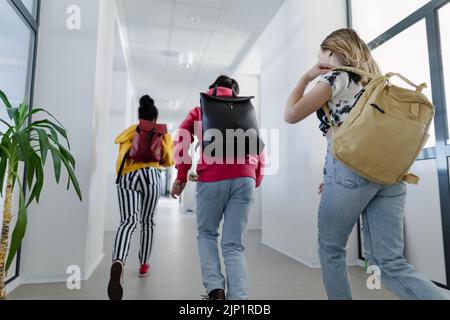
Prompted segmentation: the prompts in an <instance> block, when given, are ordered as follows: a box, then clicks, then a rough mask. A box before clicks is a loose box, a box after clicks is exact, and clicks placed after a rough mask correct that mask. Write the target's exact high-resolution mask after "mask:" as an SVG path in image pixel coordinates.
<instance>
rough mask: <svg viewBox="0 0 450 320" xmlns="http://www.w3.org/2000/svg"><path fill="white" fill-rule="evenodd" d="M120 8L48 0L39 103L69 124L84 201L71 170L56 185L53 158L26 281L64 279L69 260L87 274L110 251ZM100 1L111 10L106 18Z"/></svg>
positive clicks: (33, 228)
mask: <svg viewBox="0 0 450 320" xmlns="http://www.w3.org/2000/svg"><path fill="white" fill-rule="evenodd" d="M69 5H78V6H79V7H80V8H81V14H82V16H81V17H82V24H81V30H74V31H70V30H68V29H67V28H66V19H67V17H68V16H67V15H66V9H67V7H68V6H69ZM112 5H113V2H112V1H109V0H94V1H93V0H45V1H42V6H41V26H40V34H39V47H38V57H37V58H38V60H37V74H36V84H35V104H36V105H37V106H43V107H45V108H47V109H48V110H49V111H50V112H52V113H53V114H54V115H55V116H56V117H57V118H58V119H60V120H61V122H62V123H63V124H64V125H65V127H66V128H67V130H68V132H69V134H70V140H71V145H72V153H73V154H74V156H75V158H76V161H77V168H76V174H77V176H78V179H79V182H80V186H81V189H82V193H83V197H84V201H83V202H82V203H81V202H80V201H79V200H78V198H77V197H76V194H75V192H74V191H73V190H71V191H70V192H68V191H67V190H66V188H65V183H66V181H67V178H66V174H63V175H62V178H61V185H60V186H57V185H56V183H55V182H54V174H53V169H52V164H51V161H50V162H49V163H48V165H47V166H46V168H45V177H46V182H45V184H44V189H43V194H42V198H41V202H40V204H39V205H32V206H31V207H30V209H29V212H28V217H29V218H28V219H29V223H28V231H27V235H26V238H25V241H24V250H23V254H22V270H21V277H22V280H23V281H24V282H51V281H61V280H63V281H64V279H65V278H66V268H67V267H68V266H69V265H78V266H80V268H81V271H82V273H83V277H87V276H89V274H88V273H89V272H90V271H93V269H94V267H95V265H96V263H97V262H99V260H100V259H101V258H102V255H103V248H102V239H101V238H100V236H103V226H104V224H103V216H104V203H103V202H104V195H103V194H101V193H100V194H97V191H99V190H100V188H101V186H102V185H103V184H104V181H103V180H104V177H105V172H104V170H102V168H101V163H102V161H103V158H102V155H101V153H103V154H105V152H104V148H103V145H105V137H106V134H105V130H107V127H108V119H107V118H106V119H105V118H104V117H103V118H102V117H101V115H102V113H103V112H104V111H105V109H107V108H108V105H107V101H108V100H107V99H108V98H109V96H108V92H109V90H110V81H111V76H110V69H108V68H109V65H110V61H111V57H110V54H111V52H112V50H110V45H111V38H110V36H111V35H110V30H109V29H108V25H109V24H110V22H111V17H110V16H106V15H105V14H108V13H110V12H111V6H112ZM99 6H100V7H101V8H102V10H104V13H105V14H102V15H99ZM99 18H100V19H99ZM99 22H100V23H99ZM99 38H101V41H98V40H99ZM111 68H112V65H111ZM99 192H101V191H99ZM99 235H100V236H99Z"/></svg>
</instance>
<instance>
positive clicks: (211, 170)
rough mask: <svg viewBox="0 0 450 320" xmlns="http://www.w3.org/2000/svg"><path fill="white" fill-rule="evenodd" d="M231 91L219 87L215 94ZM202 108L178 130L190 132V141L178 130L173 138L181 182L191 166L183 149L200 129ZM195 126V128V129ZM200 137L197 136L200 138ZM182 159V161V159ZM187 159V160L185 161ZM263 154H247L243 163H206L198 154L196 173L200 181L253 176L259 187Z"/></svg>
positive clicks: (220, 95)
mask: <svg viewBox="0 0 450 320" xmlns="http://www.w3.org/2000/svg"><path fill="white" fill-rule="evenodd" d="M212 91H213V90H209V91H208V92H207V94H209V95H212ZM232 95H233V92H232V90H231V89H228V88H222V87H219V88H218V90H217V96H219V97H231V96H232ZM201 121H202V110H201V108H200V107H196V108H195V109H193V110H192V111H191V112H190V113H189V114H188V116H187V117H186V119H185V120H184V121H183V123H182V124H181V125H180V127H179V130H183V131H184V132H189V133H190V138H191V139H190V141H184V140H183V138H182V137H183V135H182V134H180V131H179V132H178V134H177V135H176V138H175V162H176V168H177V170H178V176H177V179H178V180H179V181H181V182H186V181H187V175H188V172H189V170H190V169H191V167H192V159H191V158H190V157H189V155H188V154H186V155H185V154H184V150H189V147H190V145H191V144H192V142H193V141H194V133H196V132H195V131H197V132H200V133H201V132H202V131H201ZM196 127H197V129H195V128H196ZM200 138H201V137H199V140H200ZM183 159H184V161H183ZM187 160H188V161H187ZM264 160H265V154H264V152H262V153H261V154H260V155H259V156H247V157H246V159H245V164H237V163H235V164H226V163H225V164H207V163H205V159H204V158H203V154H201V156H200V163H199V164H198V166H197V174H198V176H199V181H201V182H218V181H224V180H230V179H237V178H246V177H247V178H253V179H255V180H256V186H257V187H259V186H260V185H261V182H262V180H263V175H264Z"/></svg>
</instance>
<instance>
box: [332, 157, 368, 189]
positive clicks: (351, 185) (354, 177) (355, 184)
mask: <svg viewBox="0 0 450 320" xmlns="http://www.w3.org/2000/svg"><path fill="white" fill-rule="evenodd" d="M333 167H334V182H335V183H336V184H337V185H340V186H342V187H344V188H346V189H358V188H362V187H365V186H367V185H368V184H369V183H370V181H369V180H367V179H365V178H363V177H361V176H360V175H359V174H357V173H356V172H355V171H353V170H351V169H349V168H347V167H346V166H345V165H344V164H343V163H342V162H341V161H339V160H337V159H336V158H335V157H333Z"/></svg>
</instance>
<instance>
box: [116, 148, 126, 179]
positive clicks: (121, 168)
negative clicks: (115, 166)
mask: <svg viewBox="0 0 450 320" xmlns="http://www.w3.org/2000/svg"><path fill="white" fill-rule="evenodd" d="M128 154H129V153H127V154H126V155H125V157H123V160H122V163H121V165H120V169H119V173H118V175H117V179H116V184H119V183H120V178H121V177H122V172H123V168H124V167H125V162H127V159H128Z"/></svg>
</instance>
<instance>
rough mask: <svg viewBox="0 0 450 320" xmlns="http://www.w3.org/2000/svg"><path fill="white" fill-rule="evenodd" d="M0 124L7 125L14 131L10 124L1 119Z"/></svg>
mask: <svg viewBox="0 0 450 320" xmlns="http://www.w3.org/2000/svg"><path fill="white" fill-rule="evenodd" d="M0 122H1V123H3V124H4V125H6V126H7V127H8V128H9V129H13V127H12V126H11V125H10V124H9V123H8V122H6V121H5V120H3V119H0Z"/></svg>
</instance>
